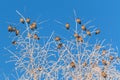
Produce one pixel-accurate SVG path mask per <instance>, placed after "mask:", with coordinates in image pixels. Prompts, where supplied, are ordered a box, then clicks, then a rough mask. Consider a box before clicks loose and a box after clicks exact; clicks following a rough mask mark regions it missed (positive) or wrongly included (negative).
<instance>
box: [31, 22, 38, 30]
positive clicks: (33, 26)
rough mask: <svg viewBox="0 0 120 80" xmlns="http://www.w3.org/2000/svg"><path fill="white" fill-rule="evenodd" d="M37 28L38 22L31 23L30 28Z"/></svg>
mask: <svg viewBox="0 0 120 80" xmlns="http://www.w3.org/2000/svg"><path fill="white" fill-rule="evenodd" d="M36 28H37V24H36V22H33V23H32V24H31V25H30V29H31V30H34V29H36Z"/></svg>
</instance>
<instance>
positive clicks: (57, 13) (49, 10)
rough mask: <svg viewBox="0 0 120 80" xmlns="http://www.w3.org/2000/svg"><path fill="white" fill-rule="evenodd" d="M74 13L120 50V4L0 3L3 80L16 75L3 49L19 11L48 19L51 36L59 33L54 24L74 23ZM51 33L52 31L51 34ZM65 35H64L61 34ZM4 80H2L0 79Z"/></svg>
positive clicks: (93, 0) (118, 0) (114, 0)
mask: <svg viewBox="0 0 120 80" xmlns="http://www.w3.org/2000/svg"><path fill="white" fill-rule="evenodd" d="M73 9H75V10H76V12H77V16H78V17H80V18H82V19H83V20H85V21H88V20H93V22H91V23H90V24H93V25H95V26H96V27H98V28H100V29H101V31H102V32H101V34H100V36H98V37H97V38H99V39H101V40H102V39H106V41H107V42H109V43H112V44H113V46H114V47H115V46H118V48H119V50H120V32H119V30H120V0H1V2H0V36H1V38H0V78H1V77H2V75H1V74H3V73H5V74H6V75H7V76H8V75H10V73H11V72H13V69H12V68H13V66H14V64H13V63H8V64H6V63H5V61H7V60H9V53H8V52H7V51H5V50H4V49H3V47H7V46H9V45H10V44H11V42H10V39H9V38H8V36H9V33H8V32H7V26H8V25H9V24H8V22H13V23H17V22H19V16H18V15H17V13H16V12H15V11H16V10H18V11H20V12H21V13H22V14H23V15H24V16H26V17H30V18H32V19H33V20H36V19H37V18H38V16H40V21H42V20H46V19H49V21H48V22H47V23H45V25H44V28H43V30H44V31H43V32H44V33H45V35H48V34H49V33H51V31H53V30H58V33H61V31H62V30H59V29H58V27H57V25H58V24H57V25H56V24H55V22H54V20H55V19H57V20H60V21H62V22H66V21H70V20H72V18H71V17H73V16H74V15H73ZM48 30H49V31H48ZM61 35H63V34H61ZM0 80H2V79H0Z"/></svg>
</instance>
